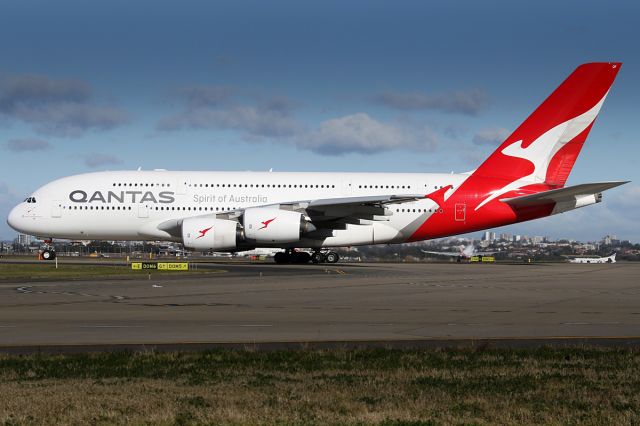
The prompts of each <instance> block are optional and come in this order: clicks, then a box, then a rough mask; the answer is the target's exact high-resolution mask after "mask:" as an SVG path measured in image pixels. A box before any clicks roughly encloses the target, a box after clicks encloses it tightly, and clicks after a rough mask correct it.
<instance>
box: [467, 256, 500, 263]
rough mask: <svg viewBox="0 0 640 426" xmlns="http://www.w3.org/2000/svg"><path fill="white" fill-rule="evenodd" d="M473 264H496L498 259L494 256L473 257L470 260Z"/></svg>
mask: <svg viewBox="0 0 640 426" xmlns="http://www.w3.org/2000/svg"><path fill="white" fill-rule="evenodd" d="M469 260H470V261H471V262H478V263H484V262H486V263H491V262H495V261H496V258H495V257H493V256H482V257H480V256H471V259H469Z"/></svg>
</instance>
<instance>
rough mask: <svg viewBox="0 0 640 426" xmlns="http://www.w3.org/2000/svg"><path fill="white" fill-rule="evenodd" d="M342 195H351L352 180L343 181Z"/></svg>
mask: <svg viewBox="0 0 640 426" xmlns="http://www.w3.org/2000/svg"><path fill="white" fill-rule="evenodd" d="M342 195H351V179H345V180H343V181H342Z"/></svg>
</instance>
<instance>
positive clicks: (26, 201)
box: [24, 197, 36, 203]
mask: <svg viewBox="0 0 640 426" xmlns="http://www.w3.org/2000/svg"><path fill="white" fill-rule="evenodd" d="M24 202H25V203H35V202H36V197H29V198H25V200H24Z"/></svg>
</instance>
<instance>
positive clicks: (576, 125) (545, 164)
mask: <svg viewBox="0 0 640 426" xmlns="http://www.w3.org/2000/svg"><path fill="white" fill-rule="evenodd" d="M608 93H609V92H607V93H605V95H604V96H603V97H602V99H600V101H599V102H598V103H597V104H595V105H594V106H593V108H591V109H590V110H588V111H587V112H585V113H583V114H581V115H579V116H577V117H574V118H572V119H569V120H567V121H565V122H564V123H560V124H558V125H557V126H555V127H553V128H552V129H550V130H547V131H546V132H545V133H543V134H542V135H540V136H539V137H538V138H537V139H536V140H535V141H533V143H531V144H530V145H529V146H528V147H526V148H523V147H522V140H519V141H516V142H513V143H512V144H510V145H508V146H506V147H505V148H504V149H503V150H502V153H503V154H504V155H508V156H509V157H515V158H522V159H524V160H527V161H530V162H531V163H532V164H533V167H534V169H533V172H532V173H531V174H529V175H527V176H523V177H521V178H519V179H516V180H514V181H513V182H511V183H509V184H508V185H505V186H503V187H502V188H500V189H497V190H494V191H492V192H491V194H490V195H489V196H488V197H487V198H485V199H484V200H482V202H481V203H480V204H478V207H476V208H475V210H478V209H479V208H480V207H482V206H484V205H485V204H487V203H488V202H489V201H491V200H493V199H495V198H497V197H499V196H501V195H502V194H506V193H507V192H510V191H513V190H516V189H519V188H522V187H523V186H526V185H531V184H533V183H542V182H544V181H545V179H546V177H547V169H548V168H549V163H550V162H551V159H552V158H553V156H554V155H556V153H557V152H558V151H560V149H561V148H562V147H563V146H565V145H566V144H567V143H569V142H570V141H571V140H573V139H574V138H575V137H576V136H578V135H579V134H580V133H582V132H583V131H584V130H585V129H586V128H587V127H589V125H591V123H593V120H595V119H596V117H597V116H598V112H599V111H600V108H601V107H602V104H603V103H604V100H605V98H606V97H607V94H608Z"/></svg>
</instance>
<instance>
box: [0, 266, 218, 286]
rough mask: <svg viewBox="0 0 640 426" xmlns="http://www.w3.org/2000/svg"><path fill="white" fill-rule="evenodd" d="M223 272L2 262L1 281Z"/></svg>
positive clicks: (0, 267) (0, 268) (215, 270)
mask: <svg viewBox="0 0 640 426" xmlns="http://www.w3.org/2000/svg"><path fill="white" fill-rule="evenodd" d="M216 272H222V270H221V269H199V270H189V271H165V270H151V271H148V270H132V269H131V267H130V266H96V265H69V264H64V263H59V264H58V268H57V269H56V265H55V263H52V262H42V263H37V264H9V263H0V281H8V280H25V279H28V280H33V279H43V280H49V279H50V280H63V279H76V278H93V277H114V276H131V277H135V276H140V277H144V276H146V275H147V274H148V273H151V274H152V275H153V274H171V275H176V274H178V275H180V274H183V275H184V274H207V273H216Z"/></svg>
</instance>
